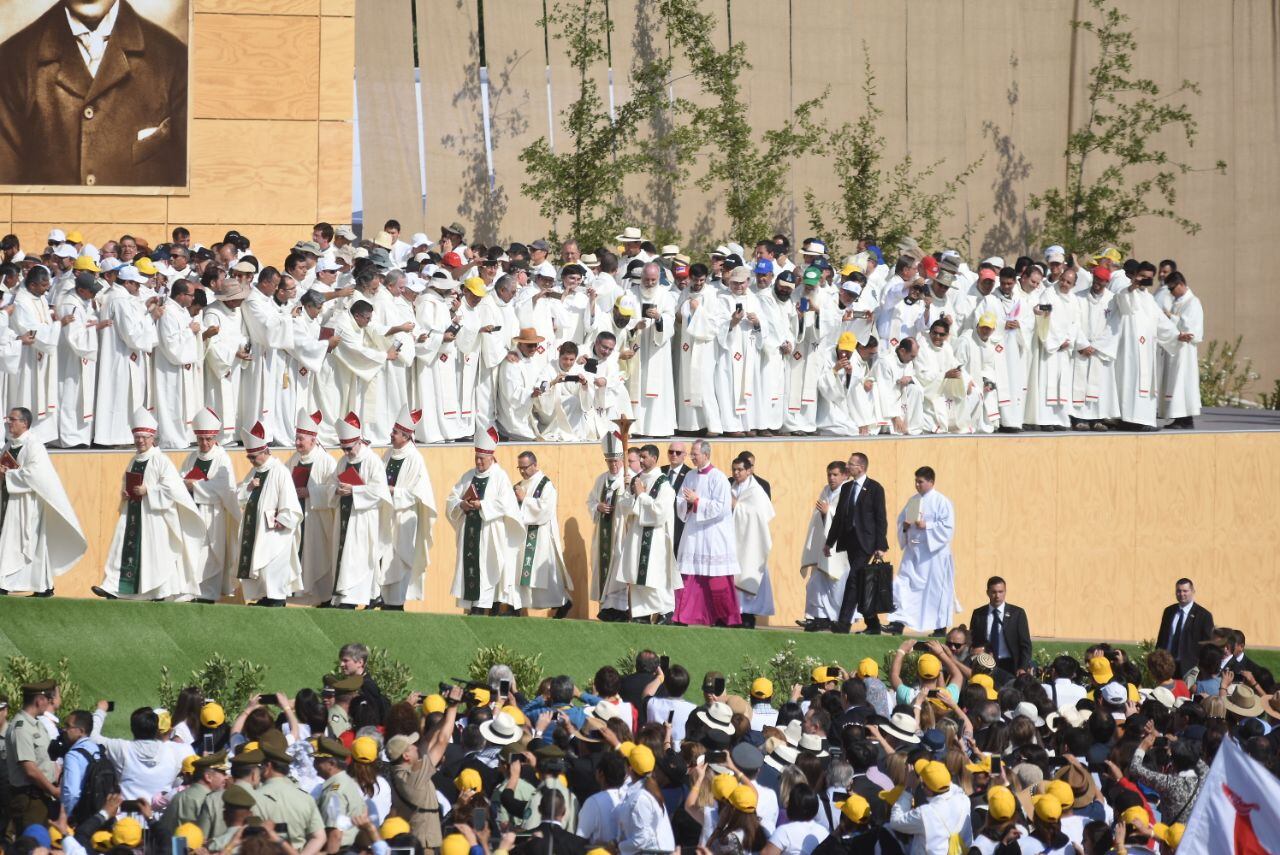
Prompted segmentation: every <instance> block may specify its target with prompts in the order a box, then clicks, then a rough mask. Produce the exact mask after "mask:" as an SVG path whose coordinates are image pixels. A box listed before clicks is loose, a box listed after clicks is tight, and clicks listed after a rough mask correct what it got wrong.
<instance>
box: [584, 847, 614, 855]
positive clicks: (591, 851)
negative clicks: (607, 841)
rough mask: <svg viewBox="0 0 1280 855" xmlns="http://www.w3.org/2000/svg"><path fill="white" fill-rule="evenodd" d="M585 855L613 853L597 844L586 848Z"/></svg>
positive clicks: (609, 854) (611, 854) (607, 854)
mask: <svg viewBox="0 0 1280 855" xmlns="http://www.w3.org/2000/svg"><path fill="white" fill-rule="evenodd" d="M587 855H613V853H611V852H610V851H609V850H608V849H605V848H604V847H603V846H597V847H596V848H595V849H588V850H587Z"/></svg>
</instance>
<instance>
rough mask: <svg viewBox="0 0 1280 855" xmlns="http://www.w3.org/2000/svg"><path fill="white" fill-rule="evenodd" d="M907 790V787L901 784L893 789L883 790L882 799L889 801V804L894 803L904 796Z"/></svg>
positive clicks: (881, 792)
mask: <svg viewBox="0 0 1280 855" xmlns="http://www.w3.org/2000/svg"><path fill="white" fill-rule="evenodd" d="M905 790H906V787H903V786H902V785H901V784H899V785H898V786H896V787H894V788H893V789H892V790H881V791H880V801H882V802H887V803H888V804H893V803H894V802H896V801H897V800H898V799H900V798H902V793H903V792H904V791H905Z"/></svg>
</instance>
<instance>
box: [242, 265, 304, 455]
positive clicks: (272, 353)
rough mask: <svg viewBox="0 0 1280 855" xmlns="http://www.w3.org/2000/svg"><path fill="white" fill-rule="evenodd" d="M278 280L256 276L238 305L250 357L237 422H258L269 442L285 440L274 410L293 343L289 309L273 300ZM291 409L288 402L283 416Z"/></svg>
mask: <svg viewBox="0 0 1280 855" xmlns="http://www.w3.org/2000/svg"><path fill="white" fill-rule="evenodd" d="M279 284H280V277H278V276H274V277H273V276H259V277H258V281H257V282H255V283H254V285H253V287H252V288H250V289H249V293H248V295H247V296H246V297H245V301H244V305H243V306H241V307H240V317H241V319H242V320H243V322H244V331H245V338H246V344H247V345H248V349H249V359H248V362H247V363H246V364H245V366H244V367H243V368H242V369H241V372H240V406H239V421H238V423H239V424H240V425H252V424H255V423H257V422H261V423H262V426H263V429H264V430H265V431H266V432H267V444H268V445H271V444H273V443H283V442H287V441H288V437H287V435H286V436H277V434H278V433H279V427H280V419H279V418H278V417H277V410H278V409H279V408H280V407H282V406H284V405H285V402H283V401H281V400H280V397H281V394H280V393H281V391H282V390H283V389H284V385H285V383H286V382H287V381H286V380H285V376H286V375H287V374H288V373H289V368H288V365H287V364H286V362H285V357H286V354H287V351H288V349H289V348H290V347H292V345H293V320H292V318H290V317H289V313H288V312H289V310H288V309H287V308H286V307H283V306H281V305H280V304H278V303H277V302H276V301H275V293H276V289H277V288H278V287H279ZM293 412H294V411H293V409H292V407H291V406H290V409H289V410H288V413H287V414H286V415H285V419H288V418H289V416H290V415H292V414H293ZM286 424H287V422H286Z"/></svg>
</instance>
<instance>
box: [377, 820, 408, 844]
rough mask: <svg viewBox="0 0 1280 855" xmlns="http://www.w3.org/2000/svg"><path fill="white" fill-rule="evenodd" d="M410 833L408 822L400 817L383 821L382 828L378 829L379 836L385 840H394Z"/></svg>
mask: <svg viewBox="0 0 1280 855" xmlns="http://www.w3.org/2000/svg"><path fill="white" fill-rule="evenodd" d="M410 832H411V829H410V828H409V823H408V822H406V821H405V820H403V819H401V818H400V817H398V816H389V817H387V818H386V820H384V821H383V823H382V827H381V828H379V829H378V836H379V837H381V838H382V839H383V840H392V839H394V838H396V837H399V836H400V835H402V834H409V833H410Z"/></svg>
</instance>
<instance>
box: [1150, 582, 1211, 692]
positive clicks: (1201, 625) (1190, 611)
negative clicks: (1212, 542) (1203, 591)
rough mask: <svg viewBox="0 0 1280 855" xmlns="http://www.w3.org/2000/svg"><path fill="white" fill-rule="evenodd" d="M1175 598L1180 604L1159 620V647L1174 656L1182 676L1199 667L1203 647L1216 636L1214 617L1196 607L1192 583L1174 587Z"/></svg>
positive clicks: (1206, 610) (1167, 609) (1207, 611)
mask: <svg viewBox="0 0 1280 855" xmlns="http://www.w3.org/2000/svg"><path fill="white" fill-rule="evenodd" d="M1173 597H1174V599H1175V600H1177V602H1176V603H1174V604H1173V605H1171V606H1169V607H1168V608H1166V609H1165V610H1164V614H1163V615H1161V616H1160V631H1159V632H1158V633H1156V647H1158V648H1160V649H1161V650H1167V651H1169V652H1170V653H1171V654H1173V659H1174V661H1175V662H1177V663H1178V675H1179V676H1181V675H1183V674H1185V673H1187V672H1188V671H1190V670H1191V669H1192V668H1194V667H1196V664H1197V662H1198V661H1199V658H1200V644H1201V643H1202V642H1204V641H1207V640H1208V638H1209V634H1210V633H1211V632H1213V615H1212V614H1210V613H1209V610H1208V609H1206V608H1204V607H1203V606H1201V605H1199V604H1198V603H1196V586H1195V584H1194V583H1193V582H1192V581H1191V580H1190V579H1187V578H1185V577H1184V578H1182V579H1179V580H1178V581H1177V582H1176V583H1174V586H1173Z"/></svg>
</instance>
